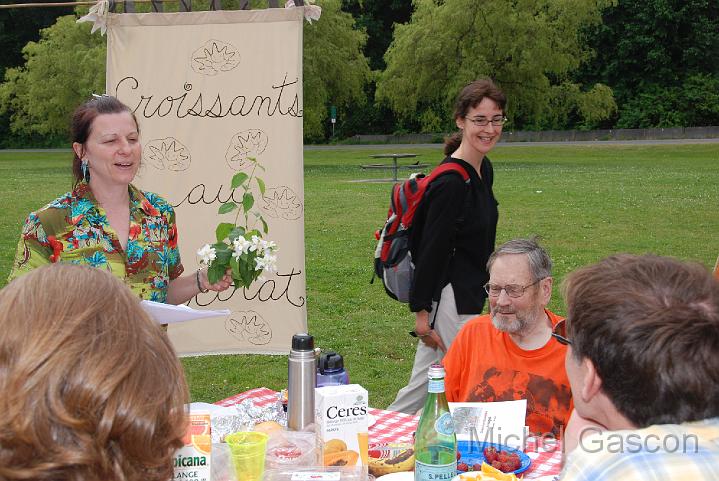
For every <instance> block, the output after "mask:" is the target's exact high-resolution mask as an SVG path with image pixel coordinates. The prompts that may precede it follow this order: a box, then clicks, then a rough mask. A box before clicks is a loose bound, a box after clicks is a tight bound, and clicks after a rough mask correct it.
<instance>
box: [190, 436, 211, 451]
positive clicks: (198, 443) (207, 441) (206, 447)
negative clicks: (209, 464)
mask: <svg viewBox="0 0 719 481" xmlns="http://www.w3.org/2000/svg"><path fill="white" fill-rule="evenodd" d="M192 445H193V446H194V447H195V449H197V450H198V451H199V452H201V453H202V454H204V455H205V456H209V454H210V451H211V450H212V437H211V436H210V435H209V434H193V435H192Z"/></svg>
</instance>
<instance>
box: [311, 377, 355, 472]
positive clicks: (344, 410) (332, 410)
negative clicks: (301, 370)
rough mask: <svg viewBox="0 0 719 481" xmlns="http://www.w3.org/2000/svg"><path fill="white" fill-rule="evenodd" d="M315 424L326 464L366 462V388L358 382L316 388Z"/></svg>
mask: <svg viewBox="0 0 719 481" xmlns="http://www.w3.org/2000/svg"><path fill="white" fill-rule="evenodd" d="M315 424H316V427H317V433H318V437H319V445H320V454H321V456H322V460H323V463H322V464H324V465H325V466H362V465H364V466H366V465H367V390H366V389H364V388H363V387H362V386H360V385H359V384H345V385H339V386H323V387H318V388H317V389H316V390H315Z"/></svg>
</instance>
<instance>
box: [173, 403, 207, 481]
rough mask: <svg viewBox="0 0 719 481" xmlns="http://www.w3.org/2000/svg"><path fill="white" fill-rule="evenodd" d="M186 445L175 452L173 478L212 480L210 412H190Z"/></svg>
mask: <svg viewBox="0 0 719 481" xmlns="http://www.w3.org/2000/svg"><path fill="white" fill-rule="evenodd" d="M188 417H189V421H188V424H187V432H186V434H185V438H184V439H183V441H184V443H185V446H183V447H182V448H180V449H178V450H177V452H176V453H175V459H174V461H173V465H174V468H175V472H174V474H173V477H172V479H173V480H174V481H177V480H185V481H210V459H211V454H212V453H211V451H212V438H211V436H210V434H211V432H210V430H211V425H210V413H208V412H194V413H190V414H189V416H188Z"/></svg>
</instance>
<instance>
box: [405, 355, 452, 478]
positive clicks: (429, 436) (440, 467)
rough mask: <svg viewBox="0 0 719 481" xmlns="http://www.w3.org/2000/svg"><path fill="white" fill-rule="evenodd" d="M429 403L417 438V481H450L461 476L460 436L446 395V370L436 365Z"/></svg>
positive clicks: (419, 426) (434, 366) (430, 386)
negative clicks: (458, 468)
mask: <svg viewBox="0 0 719 481" xmlns="http://www.w3.org/2000/svg"><path fill="white" fill-rule="evenodd" d="M427 375H428V376H429V387H428V391H429V393H428V394H427V400H426V401H425V403H424V409H423V410H422V415H421V416H420V418H419V425H418V427H417V433H416V435H415V439H414V452H415V464H414V479H415V481H449V480H451V479H452V478H453V477H455V476H456V475H457V437H456V436H455V434H454V423H453V422H452V414H451V413H450V412H449V405H448V404H447V397H446V396H445V394H444V367H442V366H441V365H439V364H432V366H430V368H429V372H428V374H427Z"/></svg>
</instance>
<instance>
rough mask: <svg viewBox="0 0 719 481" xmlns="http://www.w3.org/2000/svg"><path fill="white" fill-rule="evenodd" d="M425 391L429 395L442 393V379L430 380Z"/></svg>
mask: <svg viewBox="0 0 719 481" xmlns="http://www.w3.org/2000/svg"><path fill="white" fill-rule="evenodd" d="M427 391H428V392H431V393H440V392H444V379H430V380H429V387H428V388H427Z"/></svg>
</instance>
